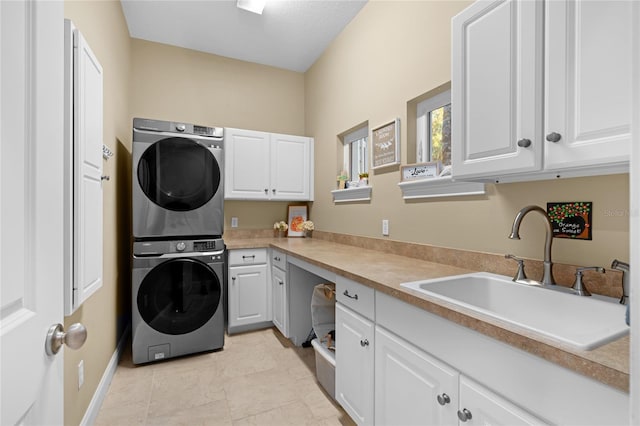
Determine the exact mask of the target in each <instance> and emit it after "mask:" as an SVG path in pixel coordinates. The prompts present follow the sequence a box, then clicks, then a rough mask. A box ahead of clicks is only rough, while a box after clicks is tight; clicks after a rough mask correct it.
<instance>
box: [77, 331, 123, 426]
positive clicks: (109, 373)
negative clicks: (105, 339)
mask: <svg viewBox="0 0 640 426" xmlns="http://www.w3.org/2000/svg"><path fill="white" fill-rule="evenodd" d="M130 333H131V327H130V326H129V327H127V329H126V330H125V331H124V333H122V337H120V341H119V342H118V346H117V347H116V350H115V352H114V353H113V355H112V356H111V359H110V360H109V364H107V368H106V369H105V370H104V374H103V375H102V379H100V383H98V388H97V389H96V391H95V392H94V394H93V398H91V402H90V403H89V406H88V407H87V411H86V412H85V413H84V417H83V418H82V421H81V422H80V425H81V426H90V425H93V424H94V423H95V421H96V418H97V417H98V412H100V407H102V403H103V402H104V398H105V397H106V396H107V392H108V391H109V385H110V384H111V380H112V379H113V375H114V374H115V373H116V368H118V362H119V361H120V357H121V356H122V353H123V352H124V349H125V345H126V344H127V341H128V340H129V334H130Z"/></svg>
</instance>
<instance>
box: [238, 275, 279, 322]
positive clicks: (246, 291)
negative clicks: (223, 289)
mask: <svg viewBox="0 0 640 426" xmlns="http://www.w3.org/2000/svg"><path fill="white" fill-rule="evenodd" d="M229 278H230V282H229V286H228V287H229V326H232V327H235V326H240V325H247V324H254V323H259V322H263V321H270V320H271V309H270V306H271V300H270V299H269V295H270V291H269V289H268V285H267V284H268V283H267V265H251V266H239V267H233V268H229Z"/></svg>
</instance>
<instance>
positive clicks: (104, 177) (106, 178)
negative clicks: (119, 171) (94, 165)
mask: <svg viewBox="0 0 640 426" xmlns="http://www.w3.org/2000/svg"><path fill="white" fill-rule="evenodd" d="M100 180H111V176H109V175H103V176H100Z"/></svg>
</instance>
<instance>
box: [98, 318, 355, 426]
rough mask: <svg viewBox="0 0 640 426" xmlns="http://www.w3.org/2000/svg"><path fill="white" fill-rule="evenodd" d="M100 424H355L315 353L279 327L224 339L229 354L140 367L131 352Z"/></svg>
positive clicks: (120, 368) (121, 366)
mask: <svg viewBox="0 0 640 426" xmlns="http://www.w3.org/2000/svg"><path fill="white" fill-rule="evenodd" d="M95 424H96V426H102V425H104V426H107V425H108V426H118V425H126V426H129V425H189V426H192V425H234V426H235V425H353V424H354V423H353V422H352V421H351V419H350V418H349V416H348V415H347V414H346V413H345V412H344V411H343V410H342V408H341V407H340V406H339V405H338V404H337V403H336V402H335V401H333V400H332V399H331V397H330V396H329V395H328V394H327V393H326V392H324V390H323V389H322V387H321V386H320V384H319V383H318V382H317V381H316V377H315V355H314V352H313V348H298V347H295V346H293V345H292V344H291V342H290V341H289V340H288V339H285V338H284V337H282V335H281V334H280V333H279V332H278V331H277V330H276V329H267V330H260V331H255V332H249V333H243V334H237V335H233V336H225V344H224V349H223V350H222V351H217V352H210V353H204V354H199V355H192V356H188V357H183V358H178V359H173V360H168V361H165V362H160V363H154V364H147V365H142V366H135V365H134V364H133V363H132V362H131V350H130V349H129V350H128V351H126V352H125V354H124V355H123V356H122V359H121V360H120V363H119V365H118V368H117V370H116V373H115V375H114V377H113V381H112V382H111V386H110V387H109V391H108V393H107V396H106V398H105V400H104V403H103V405H102V408H101V409H100V412H99V413H98V418H97V419H96V423H95Z"/></svg>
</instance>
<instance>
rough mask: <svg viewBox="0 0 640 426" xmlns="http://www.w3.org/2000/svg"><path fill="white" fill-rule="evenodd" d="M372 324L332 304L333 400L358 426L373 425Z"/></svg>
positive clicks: (340, 306)
mask: <svg viewBox="0 0 640 426" xmlns="http://www.w3.org/2000/svg"><path fill="white" fill-rule="evenodd" d="M373 330H374V328H373V323H372V322H371V321H369V320H368V319H366V318H364V317H362V316H360V315H358V314H356V313H355V312H353V311H351V310H350V309H348V308H345V307H344V306H342V305H341V304H340V303H337V304H336V399H337V401H338V403H339V404H340V405H342V408H344V409H345V411H346V412H347V413H348V414H349V416H351V418H352V419H353V420H354V421H355V422H356V423H357V424H358V425H371V424H373V391H374V389H373V374H374V364H373V357H374V353H373V351H374V333H373Z"/></svg>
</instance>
